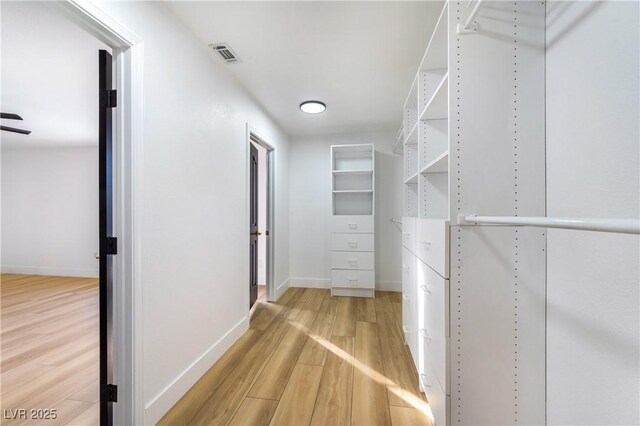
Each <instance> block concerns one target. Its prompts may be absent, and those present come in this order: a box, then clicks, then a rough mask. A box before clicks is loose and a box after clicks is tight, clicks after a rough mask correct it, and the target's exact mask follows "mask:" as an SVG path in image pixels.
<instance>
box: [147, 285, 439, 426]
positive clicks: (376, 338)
mask: <svg viewBox="0 0 640 426" xmlns="http://www.w3.org/2000/svg"><path fill="white" fill-rule="evenodd" d="M401 323H402V305H401V298H400V293H390V292H376V298H375V299H364V298H342V297H333V298H332V297H331V296H330V293H329V291H328V290H324V289H304V288H291V289H289V290H287V292H286V293H285V294H283V295H282V296H281V297H280V299H279V300H278V302H277V303H265V302H259V306H257V307H256V309H255V310H254V312H253V315H252V317H251V326H250V329H249V330H248V331H247V332H246V333H245V334H244V335H243V336H242V337H241V338H240V339H239V340H238V342H236V343H235V344H234V345H233V346H232V347H231V348H230V349H229V351H227V352H226V353H225V354H224V355H223V356H222V357H221V358H220V360H219V361H218V362H217V363H216V364H215V365H214V366H213V367H212V368H211V369H210V370H209V371H208V372H207V373H206V374H205V375H204V376H203V377H202V378H201V379H200V380H199V381H198V382H197V383H196V384H195V385H194V386H193V387H192V388H191V390H189V392H187V394H186V395H185V396H184V397H183V398H182V399H180V401H178V403H177V404H176V405H175V406H174V407H173V408H172V409H171V410H170V411H169V412H168V413H167V414H166V415H165V416H164V418H163V419H162V420H161V421H160V424H164V425H177V424H194V425H196V424H220V425H223V424H224V425H226V424H238V425H240V424H242V425H266V424H273V425H294V424H295V425H305V424H313V425H340V424H352V425H375V424H379V425H383V424H394V425H399V424H403V425H406V424H416V425H418V424H419V425H428V424H430V421H429V416H430V410H429V406H428V404H427V403H426V401H425V400H424V396H423V395H422V394H421V393H420V392H419V390H418V383H417V380H416V378H417V374H416V373H415V371H414V367H413V365H412V362H411V359H410V357H409V354H408V352H407V350H406V347H405V346H404V340H403V337H402V331H401V326H400V325H401Z"/></svg>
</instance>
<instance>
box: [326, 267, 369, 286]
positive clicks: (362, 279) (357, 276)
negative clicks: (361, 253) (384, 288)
mask: <svg viewBox="0 0 640 426" xmlns="http://www.w3.org/2000/svg"><path fill="white" fill-rule="evenodd" d="M331 285H332V286H333V287H344V288H350V287H354V288H375V286H376V279H375V274H374V272H373V271H349V270H342V269H334V270H333V271H331Z"/></svg>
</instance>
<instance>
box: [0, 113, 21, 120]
mask: <svg viewBox="0 0 640 426" xmlns="http://www.w3.org/2000/svg"><path fill="white" fill-rule="evenodd" d="M0 118H6V119H7V120H22V117H20V116H19V115H18V114H13V113H10V112H0Z"/></svg>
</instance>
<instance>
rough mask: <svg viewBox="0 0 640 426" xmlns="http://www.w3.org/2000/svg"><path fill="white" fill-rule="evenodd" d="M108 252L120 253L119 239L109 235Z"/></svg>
mask: <svg viewBox="0 0 640 426" xmlns="http://www.w3.org/2000/svg"><path fill="white" fill-rule="evenodd" d="M107 254H118V239H117V238H116V237H107Z"/></svg>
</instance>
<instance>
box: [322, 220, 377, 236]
mask: <svg viewBox="0 0 640 426" xmlns="http://www.w3.org/2000/svg"><path fill="white" fill-rule="evenodd" d="M373 229H374V224H373V216H371V215H367V216H341V215H335V216H333V219H332V227H331V230H332V232H334V233H349V234H354V233H355V234H373Z"/></svg>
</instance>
